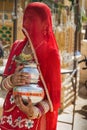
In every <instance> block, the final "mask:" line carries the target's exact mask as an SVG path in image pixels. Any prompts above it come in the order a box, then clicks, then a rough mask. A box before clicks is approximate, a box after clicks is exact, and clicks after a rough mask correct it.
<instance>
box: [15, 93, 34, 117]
mask: <svg viewBox="0 0 87 130" xmlns="http://www.w3.org/2000/svg"><path fill="white" fill-rule="evenodd" d="M15 103H16V105H17V107H19V109H20V110H21V111H23V112H24V113H25V114H26V115H27V116H28V118H29V119H32V118H33V114H34V111H33V104H32V102H31V100H30V98H28V101H27V105H25V104H24V101H23V99H22V97H21V96H19V95H17V96H15Z"/></svg>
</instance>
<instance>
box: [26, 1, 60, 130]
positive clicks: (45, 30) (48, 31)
mask: <svg viewBox="0 0 87 130" xmlns="http://www.w3.org/2000/svg"><path fill="white" fill-rule="evenodd" d="M23 31H24V33H25V35H26V36H27V37H30V39H31V42H32V44H33V47H34V51H35V53H36V56H37V59H38V62H39V67H40V70H41V72H42V75H43V78H44V81H45V83H46V86H47V90H48V94H49V95H50V99H51V102H52V105H53V111H52V112H48V113H47V114H46V130H56V123H57V116H58V108H59V106H60V93H61V92H60V88H61V78H60V57H59V51H58V46H57V43H56V40H55V37H54V34H53V30H52V21H51V11H50V9H49V7H48V6H47V5H46V4H44V3H39V2H34V3H31V4H29V5H28V6H27V8H26V9H25V12H24V17H23ZM41 130H42V129H41Z"/></svg>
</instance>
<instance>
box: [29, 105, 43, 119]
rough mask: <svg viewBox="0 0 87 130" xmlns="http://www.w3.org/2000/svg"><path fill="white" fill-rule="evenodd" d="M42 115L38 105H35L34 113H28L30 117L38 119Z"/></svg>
mask: <svg viewBox="0 0 87 130" xmlns="http://www.w3.org/2000/svg"><path fill="white" fill-rule="evenodd" d="M40 116H41V111H40V109H39V108H38V107H36V106H33V114H32V115H31V114H30V113H29V114H28V118H29V119H36V118H39V117H40Z"/></svg>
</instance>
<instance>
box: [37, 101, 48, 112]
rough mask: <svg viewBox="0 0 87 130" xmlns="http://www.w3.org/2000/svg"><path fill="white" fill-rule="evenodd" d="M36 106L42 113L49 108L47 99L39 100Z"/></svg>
mask: <svg viewBox="0 0 87 130" xmlns="http://www.w3.org/2000/svg"><path fill="white" fill-rule="evenodd" d="M36 106H37V107H38V108H39V109H40V111H41V113H42V114H45V113H47V112H48V111H49V110H50V106H49V103H48V101H47V100H43V101H41V102H40V103H38V104H37V105H36Z"/></svg>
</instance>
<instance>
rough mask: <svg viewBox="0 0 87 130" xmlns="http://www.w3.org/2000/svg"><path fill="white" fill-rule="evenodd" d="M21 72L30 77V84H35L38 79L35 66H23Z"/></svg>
mask: <svg viewBox="0 0 87 130" xmlns="http://www.w3.org/2000/svg"><path fill="white" fill-rule="evenodd" d="M21 71H22V72H28V73H29V74H30V75H31V81H30V83H37V82H38V79H39V71H38V69H37V67H36V64H29V65H24V68H23V69H22V70H21Z"/></svg>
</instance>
